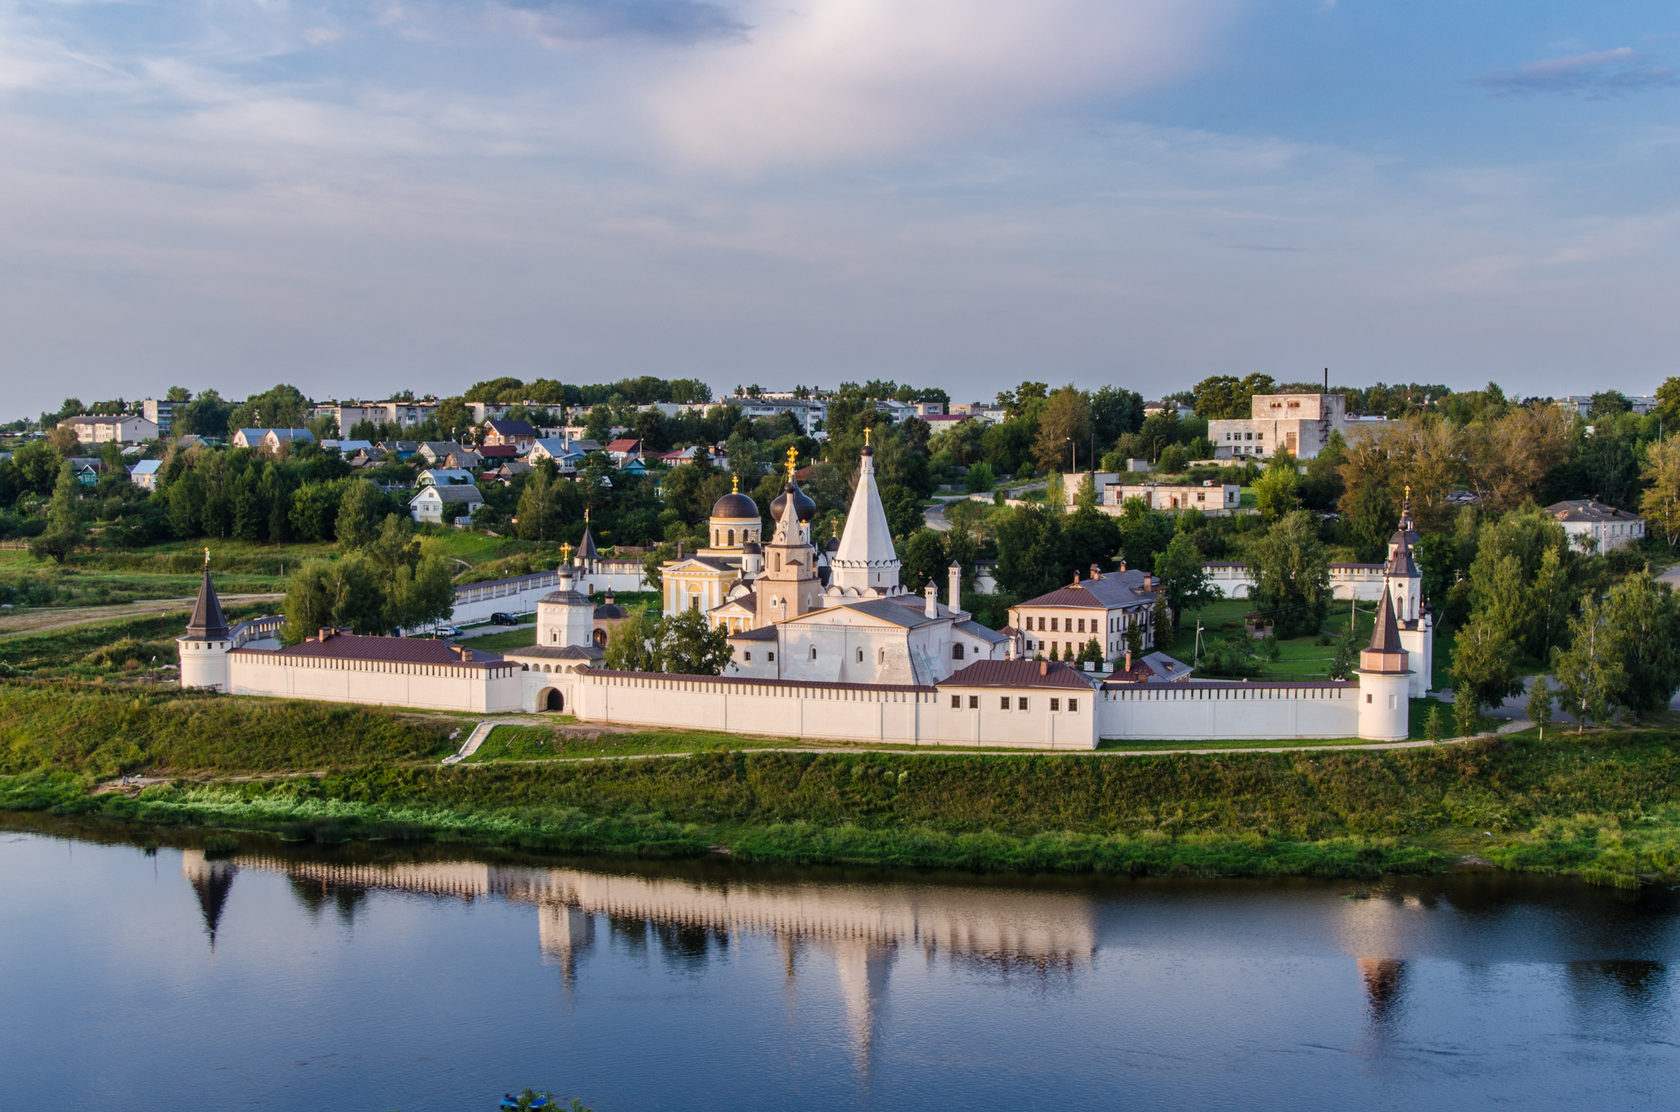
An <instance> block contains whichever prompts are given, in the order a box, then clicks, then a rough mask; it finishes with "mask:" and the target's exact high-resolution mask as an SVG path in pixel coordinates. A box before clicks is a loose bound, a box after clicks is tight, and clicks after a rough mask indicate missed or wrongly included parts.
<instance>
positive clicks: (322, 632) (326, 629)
mask: <svg viewBox="0 0 1680 1112" xmlns="http://www.w3.org/2000/svg"><path fill="white" fill-rule="evenodd" d="M332 635H333V628H332V626H322V627H321V628H320V629H319V630H318V631H316V634H315V640H317V641H319V642H321V643H322V644H323V645H324V644H326V642H327V638H329V637H331V636H332Z"/></svg>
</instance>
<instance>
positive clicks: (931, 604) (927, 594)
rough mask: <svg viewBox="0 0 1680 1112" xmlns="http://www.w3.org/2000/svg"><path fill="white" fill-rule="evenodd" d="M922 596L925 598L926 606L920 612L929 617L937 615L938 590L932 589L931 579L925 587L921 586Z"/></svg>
mask: <svg viewBox="0 0 1680 1112" xmlns="http://www.w3.org/2000/svg"><path fill="white" fill-rule="evenodd" d="M922 596H923V597H924V598H926V599H927V606H926V607H924V608H923V610H922V613H924V614H926V615H927V616H928V617H930V618H937V617H939V602H938V601H937V600H938V592H936V591H935V590H934V586H933V583H932V581H931V580H930V581H929V582H928V585H927V586H926V587H923V588H922Z"/></svg>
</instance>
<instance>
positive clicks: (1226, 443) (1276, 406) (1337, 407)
mask: <svg viewBox="0 0 1680 1112" xmlns="http://www.w3.org/2000/svg"><path fill="white" fill-rule="evenodd" d="M1249 405H1250V416H1248V417H1246V418H1242V419H1236V420H1232V419H1223V418H1222V419H1217V420H1212V421H1209V422H1208V439H1209V440H1211V441H1213V455H1214V458H1215V459H1243V458H1247V457H1255V458H1259V459H1266V458H1269V457H1270V456H1272V455H1273V454H1275V453H1276V452H1277V451H1278V450H1279V449H1285V450H1287V451H1288V452H1289V454H1290V455H1292V456H1294V457H1295V458H1296V459H1312V458H1313V457H1315V456H1317V455H1318V453H1319V452H1320V451H1321V450H1323V448H1324V446H1325V444H1327V443H1329V441H1330V434H1331V433H1332V432H1339V433H1341V434H1342V439H1343V440H1345V441H1347V442H1348V443H1349V444H1352V443H1354V442H1355V441H1356V440H1359V439H1362V438H1363V437H1365V436H1368V435H1370V433H1371V431H1372V430H1373V429H1376V428H1379V427H1381V426H1382V425H1383V424H1384V423H1385V418H1381V417H1349V416H1348V413H1347V399H1346V398H1345V397H1344V396H1343V395H1341V394H1256V395H1254V397H1253V398H1252V399H1250V402H1249Z"/></svg>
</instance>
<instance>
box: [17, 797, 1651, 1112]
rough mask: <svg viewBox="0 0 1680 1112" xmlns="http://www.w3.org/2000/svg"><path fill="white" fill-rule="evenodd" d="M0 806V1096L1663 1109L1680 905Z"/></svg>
mask: <svg viewBox="0 0 1680 1112" xmlns="http://www.w3.org/2000/svg"><path fill="white" fill-rule="evenodd" d="M98 837H99V836H98V835H89V834H88V833H87V832H86V831H80V832H78V833H77V834H76V835H73V836H72V835H68V834H66V833H63V832H61V831H40V830H37V831H25V830H19V829H15V828H14V829H11V830H0V1109H7V1110H11V1109H20V1110H22V1109H31V1110H32V1109H58V1108H64V1109H71V1108H75V1109H80V1108H89V1109H93V1108H98V1109H107V1108H109V1109H124V1110H131V1109H132V1110H151V1109H159V1110H163V1109H168V1110H175V1109H190V1108H216V1109H358V1110H368V1112H384V1110H388V1109H394V1108H396V1109H402V1110H403V1112H426V1110H447V1112H470V1110H477V1109H483V1110H485V1112H488V1110H490V1109H492V1108H494V1106H495V1104H496V1101H497V1099H498V1098H499V1097H500V1095H501V1094H502V1093H503V1092H504V1091H506V1090H509V1089H514V1090H517V1089H518V1088H520V1087H522V1086H525V1085H531V1086H533V1087H536V1088H539V1089H541V1088H549V1089H553V1090H554V1091H555V1092H557V1093H563V1094H566V1095H567V1096H579V1097H582V1098H583V1099H584V1101H585V1102H586V1103H587V1104H589V1105H590V1106H592V1107H593V1108H595V1109H597V1110H598V1112H632V1110H643V1109H712V1108H715V1109H731V1110H741V1109H813V1110H824V1109H860V1108H883V1109H885V1108H894V1109H897V1108H988V1109H1011V1110H1013V1109H1033V1108H1045V1109H1052V1108H1053V1109H1079V1108H1128V1109H1130V1108H1136V1109H1155V1108H1183V1109H1299V1108H1359V1109H1384V1108H1395V1109H1406V1110H1408V1112H1415V1110H1417V1109H1455V1108H1489V1107H1509V1108H1516V1109H1544V1108H1565V1107H1568V1108H1586V1109H1596V1108H1605V1109H1610V1108H1615V1109H1621V1108H1664V1109H1674V1108H1680V1026H1677V1020H1680V1006H1677V1005H1680V987H1677V979H1676V976H1675V973H1674V972H1673V970H1674V967H1675V965H1676V963H1677V962H1680V899H1677V898H1676V897H1675V895H1674V894H1673V893H1669V892H1645V893H1641V894H1628V893H1616V892H1608V891H1601V890H1595V889H1591V888H1585V887H1582V886H1579V885H1576V884H1573V883H1563V882H1543V881H1536V880H1531V879H1523V878H1513V877H1507V876H1500V875H1497V874H1490V873H1476V874H1471V875H1457V876H1453V877H1450V878H1445V879H1430V880H1401V881H1392V882H1387V883H1383V884H1380V885H1375V886H1369V887H1366V886H1361V885H1359V884H1357V883H1354V882H1328V883H1318V882H1312V883H1307V882H1290V883H1270V882H1268V883H1260V882H1245V881H1222V882H1205V883H1204V882H1181V881H1105V882H1100V883H1099V882H1090V881H1088V882H1071V881H1057V882H1038V883H1033V882H1028V881H1022V880H1019V879H1016V880H1009V881H983V880H978V879H976V878H972V877H921V876H908V877H906V876H904V875H879V874H858V873H847V872H841V871H826V872H803V873H791V872H767V871H758V870H752V869H745V868H742V867H740V866H738V865H732V864H731V863H729V862H726V861H716V862H704V863H700V864H686V865H676V866H664V867H648V866H632V865H623V864H608V863H603V862H601V861H588V862H582V863H577V862H566V863H563V864H558V865H556V864H555V863H553V862H530V861H516V860H505V859H494V858H489V857H485V858H476V859H475V858H473V857H471V856H469V855H465V854H460V853H454V854H449V853H442V854H440V853H439V851H437V850H436V849H430V850H426V851H416V850H403V849H391V850H385V849H380V848H377V847H375V848H368V847H362V848H360V849H351V848H348V847H346V848H345V849H343V850H339V851H316V852H312V853H302V852H295V851H291V850H288V849H286V848H284V847H282V846H280V845H279V844H277V843H256V842H252V843H251V844H250V845H248V846H246V847H245V848H244V849H242V850H241V851H240V852H239V853H236V854H235V855H233V856H232V857H229V858H225V859H219V860H207V859H206V856H205V855H204V854H203V853H202V852H200V851H198V850H196V849H193V848H191V846H187V845H178V846H167V845H166V846H163V847H161V848H156V849H154V850H151V851H147V850H144V849H142V848H140V847H138V846H133V845H125V844H120V843H116V844H110V843H106V842H101V841H100V840H98Z"/></svg>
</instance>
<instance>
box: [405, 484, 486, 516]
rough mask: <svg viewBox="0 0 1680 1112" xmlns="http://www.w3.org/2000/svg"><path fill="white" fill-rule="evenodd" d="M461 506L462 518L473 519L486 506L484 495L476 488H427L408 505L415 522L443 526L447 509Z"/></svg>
mask: <svg viewBox="0 0 1680 1112" xmlns="http://www.w3.org/2000/svg"><path fill="white" fill-rule="evenodd" d="M451 506H460V507H462V508H463V510H462V511H461V516H464V517H467V518H471V517H472V515H474V514H476V513H478V511H479V510H480V509H482V508H483V506H484V495H482V494H480V493H479V491H478V488H477V487H476V486H473V485H471V484H470V483H469V484H466V485H460V486H425V487H421V488H420V492H419V493H418V494H416V495H415V496H414V497H413V498H412V499H411V500H410V501H409V503H408V512H409V515H410V516H412V517H413V518H414V520H415V521H418V522H423V523H429V524H432V525H441V524H443V523H444V521H445V519H446V507H451ZM447 512H454V511H447Z"/></svg>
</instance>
